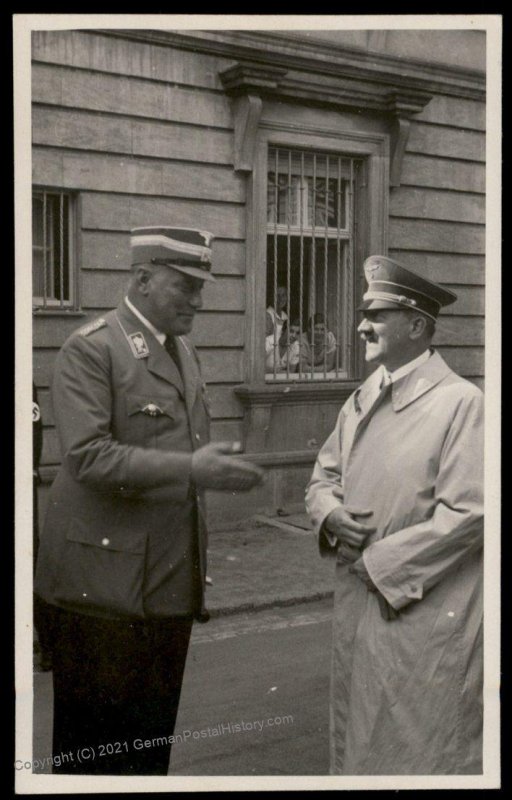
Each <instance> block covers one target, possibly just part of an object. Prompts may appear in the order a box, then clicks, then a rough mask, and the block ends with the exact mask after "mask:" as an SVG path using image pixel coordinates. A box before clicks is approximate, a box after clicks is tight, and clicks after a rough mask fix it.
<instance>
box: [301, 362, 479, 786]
mask: <svg viewBox="0 0 512 800" xmlns="http://www.w3.org/2000/svg"><path fill="white" fill-rule="evenodd" d="M382 375H383V373H382V370H381V369H378V370H377V371H376V372H374V373H373V375H371V376H370V378H369V379H368V380H367V381H366V382H365V383H364V384H363V385H362V386H361V387H360V388H359V389H358V390H357V391H356V392H355V393H354V394H353V395H352V396H351V397H350V398H349V399H348V401H347V402H346V404H345V405H344V407H343V408H342V410H341V413H340V415H339V418H338V421H337V424H336V427H335V429H334V431H333V433H332V435H331V436H330V437H329V438H328V439H327V441H326V442H325V444H324V446H323V447H322V449H321V451H320V453H319V455H318V459H317V462H316V465H315V468H314V472H313V476H312V479H311V482H310V484H309V486H308V489H307V493H306V494H307V498H306V499H307V506H308V510H309V513H310V515H311V518H312V520H313V523H314V526H315V529H316V531H317V532H318V533H319V541H320V547H321V550H322V552H324V553H330V554H332V555H334V556H335V557H336V572H335V607H334V631H333V634H334V638H333V662H332V684H331V685H332V698H331V699H332V702H331V768H332V772H334V773H342V774H368V775H371V774H373V775H375V774H377V775H378V774H384V775H385V774H459V773H475V772H481V770H482V752H481V746H482V738H481V737H482V715H481V711H482V709H481V702H482V696H481V693H482V652H481V643H482V571H481V570H482V547H483V523H482V514H483V508H482V485H483V441H482V439H483V396H482V393H481V392H480V390H479V389H477V388H476V387H475V386H473V385H472V384H470V383H469V382H467V381H465V380H463V379H462V378H460V377H458V376H457V375H455V373H453V372H452V371H451V370H450V369H449V367H448V366H447V365H446V364H445V362H444V361H443V359H442V358H441V357H440V356H439V354H437V353H435V352H434V354H433V355H432V356H431V357H430V358H429V359H428V361H427V362H426V363H424V364H423V365H421V366H420V367H418V368H417V369H415V370H413V371H412V372H411V373H409V374H408V375H406V376H404V377H403V378H402V379H400V380H398V381H397V382H396V383H394V384H393V385H392V387H391V388H388V389H387V390H386V393H382V390H381V389H380V384H381V380H382ZM334 486H337V487H341V489H342V499H341V500H340V499H337V498H336V497H334V495H333V487H334ZM340 503H344V504H345V505H347V506H348V507H353V508H359V509H363V510H365V509H371V510H372V511H373V516H372V517H370V518H369V519H368V521H369V522H371V523H372V524H373V525H375V526H376V528H377V530H376V533H375V534H372V535H371V536H370V537H369V538H368V539H367V540H366V545H365V548H364V552H363V555H362V558H363V560H364V562H365V565H366V568H367V570H368V572H369V574H370V576H371V578H372V580H373V582H374V583H375V584H376V586H377V587H378V589H379V591H380V592H381V594H382V595H384V597H385V598H386V600H387V601H388V602H389V603H390V604H391V605H392V606H393V608H394V609H396V610H398V611H399V614H398V616H397V618H396V619H392V620H385V619H383V617H382V616H381V614H380V606H379V601H378V597H377V595H376V594H373V593H371V592H368V590H367V588H366V586H365V584H364V583H363V582H362V581H361V580H360V579H359V578H358V577H357V576H355V575H353V574H351V573H350V572H349V571H348V564H347V563H345V562H344V560H343V554H342V550H341V549H339V550H337V549H336V547H334V548H331V546H330V544H329V543H328V541H327V538H326V537H325V536H324V534H323V533H322V525H323V522H324V520H325V518H326V516H327V515H328V514H329V513H330V511H332V510H333V509H334V508H336V507H337V506H338V505H339V504H340Z"/></svg>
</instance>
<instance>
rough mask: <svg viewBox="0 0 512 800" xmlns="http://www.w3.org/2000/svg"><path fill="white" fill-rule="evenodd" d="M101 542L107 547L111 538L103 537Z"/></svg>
mask: <svg viewBox="0 0 512 800" xmlns="http://www.w3.org/2000/svg"><path fill="white" fill-rule="evenodd" d="M101 543H102V544H103V545H105V547H106V546H107V545H108V544H110V539H107V538H105V539H102V540H101Z"/></svg>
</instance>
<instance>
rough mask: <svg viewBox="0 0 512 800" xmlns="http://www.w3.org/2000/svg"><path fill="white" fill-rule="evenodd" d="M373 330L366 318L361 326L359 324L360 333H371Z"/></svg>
mask: <svg viewBox="0 0 512 800" xmlns="http://www.w3.org/2000/svg"><path fill="white" fill-rule="evenodd" d="M371 329H372V326H371V323H370V321H369V320H368V319H366V317H363V319H362V320H361V322H360V324H359V326H358V328H357V330H358V333H369V332H370V331H371Z"/></svg>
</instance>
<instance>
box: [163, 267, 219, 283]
mask: <svg viewBox="0 0 512 800" xmlns="http://www.w3.org/2000/svg"><path fill="white" fill-rule="evenodd" d="M166 266H167V267H170V268H171V269H175V270H176V271H177V272H183V274H184V275H190V277H191V278H199V280H200V281H213V282H214V283H215V281H216V280H217V278H214V277H213V275H212V274H211V273H210V272H207V271H206V270H205V269H200V268H199V267H182V266H181V265H180V266H177V265H176V264H167V265H166Z"/></svg>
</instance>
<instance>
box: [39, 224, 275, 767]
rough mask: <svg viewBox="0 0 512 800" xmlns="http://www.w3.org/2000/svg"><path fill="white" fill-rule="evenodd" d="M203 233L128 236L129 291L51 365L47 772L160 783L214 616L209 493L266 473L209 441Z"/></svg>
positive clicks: (43, 579)
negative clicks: (197, 338)
mask: <svg viewBox="0 0 512 800" xmlns="http://www.w3.org/2000/svg"><path fill="white" fill-rule="evenodd" d="M211 239H212V235H211V234H209V233H207V232H205V231H198V230H191V229H176V228H164V227H159V228H138V229H135V230H133V231H132V237H131V252H132V278H131V283H130V287H129V291H128V294H127V297H125V299H124V300H123V301H122V302H121V304H120V305H119V306H118V308H117V309H116V310H115V311H112V312H109V313H108V314H106V316H105V317H103V318H101V319H98V320H96V321H95V322H93V323H91V324H89V325H86V326H85V327H84V328H82V329H81V330H78V331H77V332H76V333H75V334H73V335H72V336H71V337H70V338H69V339H68V340H67V342H66V343H65V344H64V346H63V348H62V350H61V351H60V353H59V355H58V357H57V360H56V364H55V372H54V380H53V387H52V389H53V404H54V410H55V419H56V425H57V429H58V432H59V436H60V441H61V448H62V456H63V459H62V466H61V469H60V471H59V474H58V475H57V478H56V479H55V482H54V484H53V486H52V489H51V493H50V498H49V502H48V510H47V514H46V519H45V525H44V529H43V532H42V535H41V542H40V548H39V557H38V564H37V574H36V581H35V591H36V593H37V594H38V596H39V597H40V598H42V599H43V600H44V601H45V602H46V603H47V604H48V607H49V608H50V609H51V612H52V625H51V630H52V638H53V641H52V651H53V681H54V733H53V756H54V762H53V770H54V772H61V773H87V774H93V773H96V774H133V775H137V774H155V775H165V774H167V769H168V762H169V753H170V742H171V741H172V739H171V738H170V737H172V733H173V730H174V725H175V720H176V714H177V709H178V701H179V696H180V689H181V681H182V676H183V670H184V666H185V659H186V655H187V648H188V642H189V637H190V632H191V627H192V621H193V619H194V618H195V619H198V620H206V619H207V612H206V610H205V607H204V599H203V598H204V582H205V568H206V528H205V511H204V507H203V497H202V492H203V489H205V488H210V489H220V490H226V491H244V490H248V489H251V488H252V487H253V486H255V485H256V484H258V483H259V482H260V481H261V479H262V471H261V469H260V468H259V467H257V466H254V465H251V464H249V463H247V462H245V461H244V460H243V459H241V458H240V457H236V455H234V454H235V453H236V452H237V451H238V449H239V448H238V446H237V445H236V444H235V445H233V444H230V443H219V444H210V443H208V438H209V436H208V427H209V425H208V423H209V414H208V404H207V399H206V394H205V387H204V383H203V381H202V379H201V374H200V369H199V363H198V360H197V356H196V353H195V351H194V348H193V346H192V344H191V343H190V341H189V340H188V339H187V338H186V334H187V333H189V331H190V330H191V328H192V324H193V320H194V316H195V313H196V312H197V311H198V310H199V308H200V307H201V305H202V299H201V291H202V288H203V284H204V282H205V281H210V280H214V279H213V278H212V276H211V274H210V268H211V249H210V242H211ZM140 741H142V742H146V744H145V745H144V746H143V747H138V746H137V743H138V742H140ZM134 742H135V744H134ZM147 742H150V745H149V746H148V745H147ZM62 754H67V757H63V756H62ZM56 756H59V758H56Z"/></svg>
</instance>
